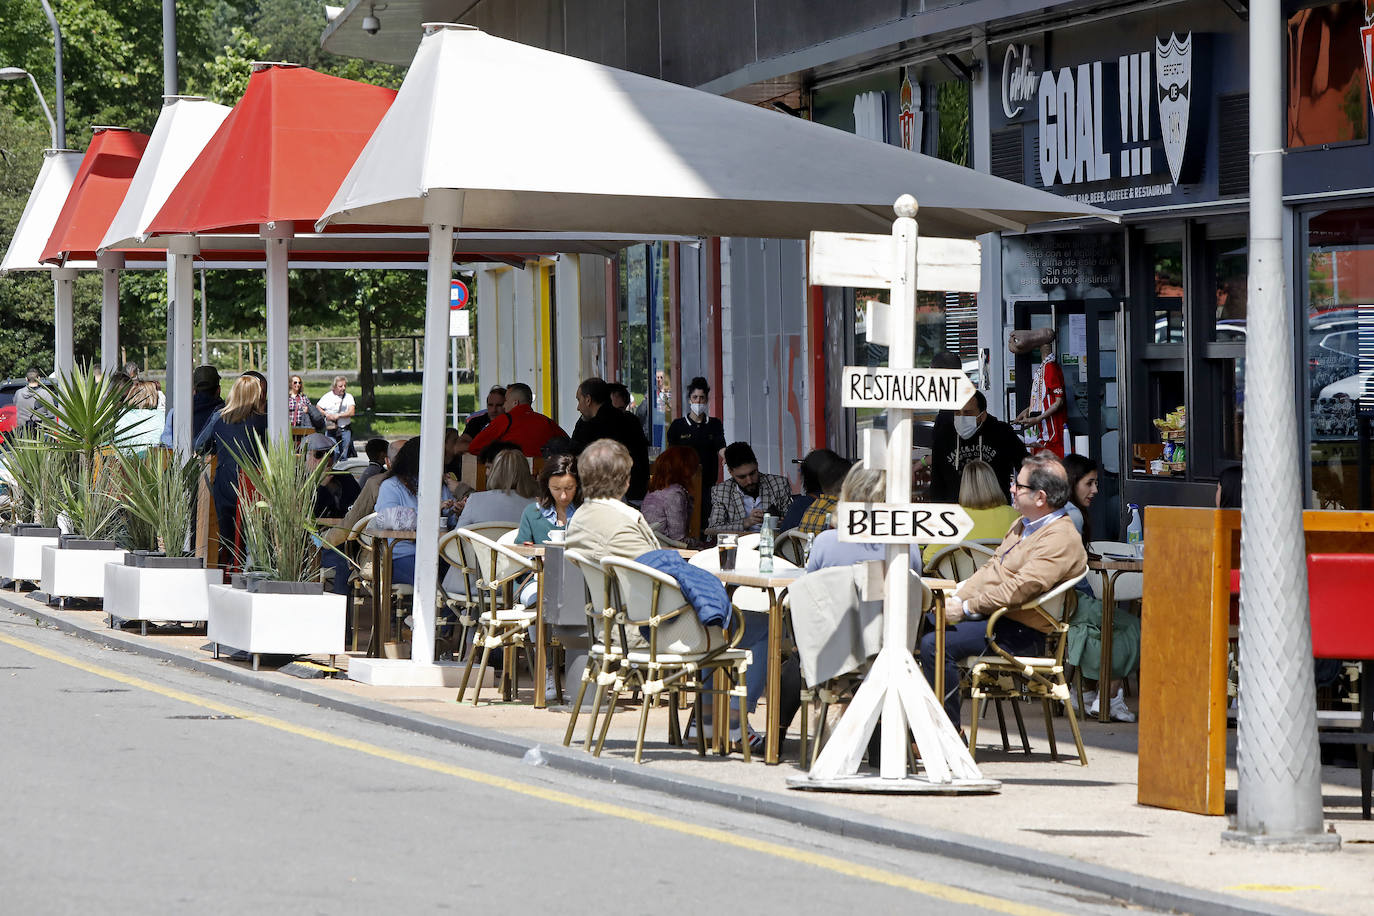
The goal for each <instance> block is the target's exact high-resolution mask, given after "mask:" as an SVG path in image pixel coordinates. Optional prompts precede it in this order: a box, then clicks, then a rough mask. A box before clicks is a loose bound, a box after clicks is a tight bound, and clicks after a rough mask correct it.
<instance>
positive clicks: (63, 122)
mask: <svg viewBox="0 0 1374 916" xmlns="http://www.w3.org/2000/svg"><path fill="white" fill-rule="evenodd" d="M38 2H39V3H41V4H43V12H44V14H45V15H47V17H48V25H49V26H51V27H52V57H53V68H54V70H55V71H56V76H57V79H56V89H57V128H56V134H57V140H56V142H55V143H53V149H64V148H65V147H66V145H67V103H66V102H65V101H64V100H63V86H64V85H65V83H64V81H63V79H62V29H61V27H60V26H58V24H57V17H56V16H54V15H53V11H52V7H51V6H49V5H48V0H38ZM35 88H37V86H36V84H35ZM39 95H42V93H39ZM47 108H48V106H47V105H46V104H45V105H44V106H43V109H44V111H46V110H47Z"/></svg>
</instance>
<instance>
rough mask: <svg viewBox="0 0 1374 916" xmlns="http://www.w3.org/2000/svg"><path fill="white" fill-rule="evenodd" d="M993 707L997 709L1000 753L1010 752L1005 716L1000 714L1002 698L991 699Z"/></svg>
mask: <svg viewBox="0 0 1374 916" xmlns="http://www.w3.org/2000/svg"><path fill="white" fill-rule="evenodd" d="M992 706H993V708H994V709H995V710H996V711H997V728H998V730H999V731H1001V732H1002V753H1004V754H1010V753H1011V742H1010V741H1008V740H1007V718H1006V716H1004V715H1003V714H1002V698H1001V697H998V698H997V699H995V700H993V701H992Z"/></svg>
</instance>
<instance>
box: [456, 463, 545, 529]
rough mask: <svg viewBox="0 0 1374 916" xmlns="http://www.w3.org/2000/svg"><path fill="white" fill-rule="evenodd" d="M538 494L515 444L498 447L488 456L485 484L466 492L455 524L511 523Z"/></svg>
mask: <svg viewBox="0 0 1374 916" xmlns="http://www.w3.org/2000/svg"><path fill="white" fill-rule="evenodd" d="M538 494H539V484H538V483H536V482H535V479H534V475H532V474H531V473H530V463H529V459H527V458H526V457H525V456H524V455H523V454H521V453H520V448H519V446H516V447H514V448H507V449H502V450H501V451H499V452H497V453H496V455H495V457H493V458H492V459H491V466H490V468H488V470H487V488H486V489H485V490H481V491H479V492H476V493H473V494H471V495H470V496H468V499H467V504H466V505H465V506H464V507H463V513H462V514H461V515H459V516H458V527H459V528H463V527H466V526H467V525H476V524H478V523H481V522H510V523H511V526H512V527H514V526H516V525H518V524H520V517H521V516H522V515H524V514H525V509H526V507H528V506H529V505H530V504H531V503H532V502H534V498H535V496H537V495H538Z"/></svg>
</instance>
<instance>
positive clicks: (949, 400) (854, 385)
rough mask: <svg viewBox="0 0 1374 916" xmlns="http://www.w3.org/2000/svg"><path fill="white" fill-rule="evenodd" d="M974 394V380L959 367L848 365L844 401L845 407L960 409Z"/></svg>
mask: <svg viewBox="0 0 1374 916" xmlns="http://www.w3.org/2000/svg"><path fill="white" fill-rule="evenodd" d="M971 397H973V383H972V382H970V381H969V380H968V376H966V375H964V373H963V372H962V371H961V370H959V369H892V368H885V367H882V366H845V367H844V376H843V377H842V378H841V380H840V403H841V404H843V405H844V406H845V407H901V408H905V409H907V410H958V409H959V408H960V407H963V406H964V405H965V404H967V403H968V399H969V398H971Z"/></svg>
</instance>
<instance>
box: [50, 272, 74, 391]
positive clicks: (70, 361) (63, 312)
mask: <svg viewBox="0 0 1374 916" xmlns="http://www.w3.org/2000/svg"><path fill="white" fill-rule="evenodd" d="M75 282H76V268H75V267H56V268H53V272H52V283H53V299H54V303H55V304H54V309H53V368H54V369H56V370H57V372H58V373H59V374H61V373H64V372H71V371H72V370H73V369H74V368H76V353H75V350H74V346H75V344H74V334H73V330H72V308H73V305H72V301H73V297H74V295H75V294H74V292H73V290H72V284H73V283H75Z"/></svg>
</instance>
